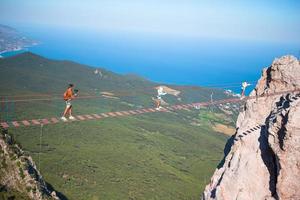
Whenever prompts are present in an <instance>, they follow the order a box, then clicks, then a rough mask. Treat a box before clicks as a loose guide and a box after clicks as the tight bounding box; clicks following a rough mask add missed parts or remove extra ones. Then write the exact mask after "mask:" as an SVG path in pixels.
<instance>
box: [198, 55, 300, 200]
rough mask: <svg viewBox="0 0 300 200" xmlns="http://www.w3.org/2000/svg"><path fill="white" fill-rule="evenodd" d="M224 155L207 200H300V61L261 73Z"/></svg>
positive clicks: (287, 60)
mask: <svg viewBox="0 0 300 200" xmlns="http://www.w3.org/2000/svg"><path fill="white" fill-rule="evenodd" d="M285 91H290V92H287V93H285ZM291 91H293V92H291ZM274 94H276V95H274ZM224 153H225V157H224V159H223V160H222V162H221V163H220V165H219V166H218V168H217V169H216V171H215V173H214V175H213V176H212V178H211V181H210V183H209V185H207V186H206V188H205V191H204V192H203V194H202V199H203V200H208V199H226V200H231V199H232V200H233V199H235V200H247V199H249V200H264V199H268V200H271V199H283V200H286V199H291V200H299V199H300V192H299V191H300V64H299V60H297V59H296V58H295V57H293V56H284V57H281V58H279V59H275V60H274V61H273V63H272V65H271V66H270V67H268V68H266V69H264V70H263V73H262V77H261V78H260V80H259V81H258V83H257V85H256V88H255V89H254V90H253V91H252V92H251V94H250V98H249V99H248V100H247V101H246V102H245V104H244V107H243V111H242V112H241V113H240V114H239V117H238V120H237V124H236V134H235V135H234V136H232V137H231V138H230V139H229V141H228V143H227V145H226V147H225V150H224Z"/></svg>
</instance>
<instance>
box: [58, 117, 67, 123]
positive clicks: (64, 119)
mask: <svg viewBox="0 0 300 200" xmlns="http://www.w3.org/2000/svg"><path fill="white" fill-rule="evenodd" d="M60 119H61V120H63V121H64V122H66V121H68V120H67V118H66V117H64V116H62V117H61V118H60Z"/></svg>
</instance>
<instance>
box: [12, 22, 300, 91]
mask: <svg viewBox="0 0 300 200" xmlns="http://www.w3.org/2000/svg"><path fill="white" fill-rule="evenodd" d="M17 28H18V29H19V30H20V31H21V32H23V33H24V34H25V35H27V36H28V37H31V38H32V39H35V40H38V41H40V42H41V44H40V45H37V46H34V47H31V48H29V50H30V51H31V52H33V53H36V54H40V55H42V56H45V57H47V58H52V59H60V60H72V61H75V62H79V63H82V64H87V65H91V66H94V67H104V68H106V69H108V70H111V71H114V72H117V73H122V74H127V73H134V74H138V75H140V76H143V77H146V78H148V79H150V80H153V81H158V82H164V83H174V84H184V85H187V84H188V85H203V86H207V85H219V84H220V85H224V84H226V85H227V84H228V85H229V86H228V89H232V90H234V91H239V90H240V86H238V83H239V82H242V81H244V80H247V81H255V80H257V79H258V78H259V77H260V75H261V70H262V68H263V67H267V66H269V65H270V64H271V63H272V61H273V59H274V58H275V57H280V56H282V55H286V54H294V55H296V56H297V54H299V50H300V49H299V48H300V47H299V44H288V43H287V44H286V43H284V41H283V42H282V43H267V42H253V41H252V42H249V41H241V40H221V39H207V38H200V39H199V38H186V37H178V36H170V35H168V36H162V35H160V36H159V35H154V34H137V33H136V34H132V33H125V32H123V33H120V32H119V33H111V32H93V31H88V30H75V29H66V28H53V27H42V26H41V27H37V26H36V27H28V26H27V27H26V26H20V27H17ZM231 83H234V84H231ZM236 83H237V84H236Z"/></svg>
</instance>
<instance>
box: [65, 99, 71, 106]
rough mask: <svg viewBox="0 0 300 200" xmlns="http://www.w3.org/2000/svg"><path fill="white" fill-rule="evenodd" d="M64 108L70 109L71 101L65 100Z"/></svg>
mask: <svg viewBox="0 0 300 200" xmlns="http://www.w3.org/2000/svg"><path fill="white" fill-rule="evenodd" d="M66 106H67V108H70V107H71V106H72V104H71V100H66Z"/></svg>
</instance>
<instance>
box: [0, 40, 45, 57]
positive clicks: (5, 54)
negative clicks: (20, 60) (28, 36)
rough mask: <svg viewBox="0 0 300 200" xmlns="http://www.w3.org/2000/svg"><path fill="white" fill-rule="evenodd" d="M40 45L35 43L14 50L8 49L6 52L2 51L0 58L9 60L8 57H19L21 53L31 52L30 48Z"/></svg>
mask: <svg viewBox="0 0 300 200" xmlns="http://www.w3.org/2000/svg"><path fill="white" fill-rule="evenodd" d="M39 44H40V43H38V42H35V43H33V44H31V45H25V46H20V47H17V48H14V49H6V50H4V51H0V58H7V57H10V56H14V55H17V54H19V53H23V52H26V51H29V48H30V47H33V46H37V45H39Z"/></svg>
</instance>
